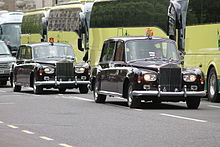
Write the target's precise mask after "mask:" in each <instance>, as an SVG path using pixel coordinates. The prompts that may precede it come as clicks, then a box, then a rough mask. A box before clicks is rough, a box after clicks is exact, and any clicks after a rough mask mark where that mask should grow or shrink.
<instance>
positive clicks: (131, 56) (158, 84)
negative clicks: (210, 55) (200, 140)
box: [91, 36, 205, 109]
mask: <svg viewBox="0 0 220 147" xmlns="http://www.w3.org/2000/svg"><path fill="white" fill-rule="evenodd" d="M180 63H181V61H180V59H179V53H178V51H177V49H176V44H175V42H174V41H172V40H169V39H164V38H156V37H153V38H148V37H132V36H130V37H117V38H111V39H108V40H106V41H105V42H104V45H103V49H102V54H101V58H100V62H99V64H98V65H97V67H95V68H94V69H93V71H92V75H91V85H92V86H91V89H92V90H93V91H94V92H93V93H94V99H95V102H98V103H102V102H105V100H106V96H107V95H110V96H121V97H124V98H126V99H127V102H128V105H129V106H130V107H139V106H140V104H141V100H145V101H153V102H154V103H160V102H162V101H172V102H179V101H186V103H187V106H188V108H191V109H197V108H198V107H199V104H200V98H201V97H203V96H205V92H204V79H203V75H202V72H201V71H200V70H199V69H197V68H183V67H182V65H181V64H180Z"/></svg>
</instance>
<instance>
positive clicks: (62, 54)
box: [34, 45, 74, 58]
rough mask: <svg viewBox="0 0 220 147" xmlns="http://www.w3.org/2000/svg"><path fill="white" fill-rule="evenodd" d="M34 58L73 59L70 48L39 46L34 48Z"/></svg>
mask: <svg viewBox="0 0 220 147" xmlns="http://www.w3.org/2000/svg"><path fill="white" fill-rule="evenodd" d="M34 58H74V53H73V49H72V47H71V46H65V45H39V46H36V47H34Z"/></svg>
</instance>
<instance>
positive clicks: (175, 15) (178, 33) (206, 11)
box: [168, 0, 220, 102]
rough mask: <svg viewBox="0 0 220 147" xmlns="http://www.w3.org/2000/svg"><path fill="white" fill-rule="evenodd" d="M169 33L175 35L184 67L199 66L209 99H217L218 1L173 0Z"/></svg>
mask: <svg viewBox="0 0 220 147" xmlns="http://www.w3.org/2000/svg"><path fill="white" fill-rule="evenodd" d="M168 24H169V25H168V28H169V29H168V35H169V36H170V38H172V39H175V38H177V41H178V46H179V49H181V50H182V51H183V52H184V54H185V56H184V66H185V67H199V68H200V69H201V70H202V72H203V74H204V77H205V89H206V90H207V95H208V99H209V100H210V101H212V102H219V101H220V1H211V0H206V1H205V0H172V1H171V3H170V6H169V9H168Z"/></svg>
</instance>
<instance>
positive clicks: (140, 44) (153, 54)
mask: <svg viewBox="0 0 220 147" xmlns="http://www.w3.org/2000/svg"><path fill="white" fill-rule="evenodd" d="M125 47H126V58H127V61H131V60H136V59H145V58H166V59H173V60H178V59H179V58H178V54H177V49H176V45H175V43H173V42H170V41H164V40H157V41H154V40H132V41H128V42H127V43H126V46H125Z"/></svg>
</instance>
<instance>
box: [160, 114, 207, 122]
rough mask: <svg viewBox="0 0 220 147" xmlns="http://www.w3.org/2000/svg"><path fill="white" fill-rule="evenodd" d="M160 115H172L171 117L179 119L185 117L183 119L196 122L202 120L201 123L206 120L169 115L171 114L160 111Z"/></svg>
mask: <svg viewBox="0 0 220 147" xmlns="http://www.w3.org/2000/svg"><path fill="white" fill-rule="evenodd" d="M160 115H163V116H168V117H173V118H179V119H185V120H191V121H196V122H203V123H205V122H207V121H205V120H200V119H194V118H189V117H182V116H177V115H171V114H166V113H160Z"/></svg>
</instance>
